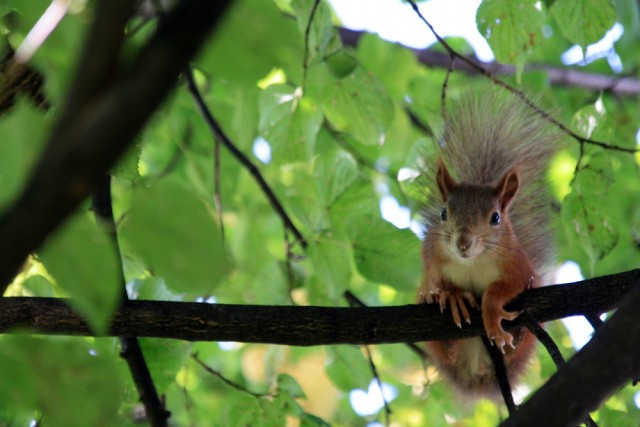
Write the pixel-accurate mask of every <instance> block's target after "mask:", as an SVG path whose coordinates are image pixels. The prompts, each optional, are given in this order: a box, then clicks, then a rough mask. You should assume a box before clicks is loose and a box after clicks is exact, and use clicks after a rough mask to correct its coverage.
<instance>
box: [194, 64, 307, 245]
mask: <svg viewBox="0 0 640 427" xmlns="http://www.w3.org/2000/svg"><path fill="white" fill-rule="evenodd" d="M184 74H185V76H186V79H187V86H188V88H189V92H191V95H192V96H193V98H194V100H195V102H196V105H197V106H198V109H199V110H200V112H201V114H202V116H203V118H204V120H205V122H206V123H207V126H209V129H210V130H211V132H212V133H213V135H214V136H215V138H217V139H218V140H219V141H221V142H222V144H223V145H224V146H225V147H226V148H227V150H229V152H230V153H231V154H232V155H233V157H235V158H236V160H238V161H239V162H240V163H241V164H242V166H244V168H245V169H247V171H248V172H249V173H250V174H251V176H252V177H253V178H254V179H255V180H256V182H257V183H258V185H259V186H260V188H261V189H262V192H263V193H264V195H265V196H266V197H267V199H268V200H269V203H270V204H271V206H272V207H273V209H275V211H276V212H277V213H278V215H279V216H280V219H282V222H283V223H284V226H285V228H286V229H288V230H289V231H291V233H293V235H294V236H295V237H296V240H297V241H298V242H300V244H301V245H302V247H303V248H306V247H307V241H306V240H305V238H304V236H303V235H302V233H301V232H300V230H298V227H296V226H295V224H294V223H293V221H292V220H291V218H290V217H289V215H288V214H287V212H286V211H285V209H284V206H282V203H280V200H278V198H277V197H276V195H275V193H274V192H273V190H272V189H271V187H270V186H269V184H268V183H267V181H266V180H265V179H264V177H263V176H262V174H261V173H260V170H258V168H257V167H256V165H254V164H253V162H251V160H250V159H249V158H248V157H247V156H245V154H244V153H243V152H242V151H240V150H239V149H238V147H236V145H235V144H234V143H233V142H232V141H231V139H229V137H228V136H227V134H226V133H225V132H224V130H222V127H221V126H220V124H219V123H218V121H217V120H216V119H215V118H214V117H213V114H211V110H209V107H208V106H207V104H206V103H205V101H204V98H202V94H201V93H200V90H199V89H198V87H197V86H196V82H195V80H194V78H193V73H192V72H191V69H190V68H188V67H187V68H186V69H185V72H184Z"/></svg>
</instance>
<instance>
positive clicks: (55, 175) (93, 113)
mask: <svg viewBox="0 0 640 427" xmlns="http://www.w3.org/2000/svg"><path fill="white" fill-rule="evenodd" d="M228 3H229V1H222V2H211V1H207V0H197V1H196V0H193V1H182V2H181V3H180V4H179V5H178V6H177V7H176V9H174V10H173V11H172V12H170V13H169V15H168V16H167V19H166V20H165V21H163V23H162V24H161V25H160V26H159V27H158V30H157V32H156V33H155V34H154V35H153V36H152V37H151V39H150V40H149V43H148V44H147V46H146V47H144V48H143V49H141V51H140V53H139V55H138V57H137V58H136V59H135V61H133V64H132V65H131V67H130V68H129V69H127V70H125V71H124V72H122V73H121V74H120V75H119V76H118V78H117V79H115V80H114V81H113V83H111V84H110V85H109V86H108V87H107V88H104V91H103V93H101V94H100V96H98V97H96V98H95V99H92V100H90V101H87V102H85V103H83V105H84V107H83V108H82V109H81V110H80V111H78V112H77V115H75V117H74V120H73V123H70V124H69V126H63V127H64V129H62V130H61V131H60V133H54V134H53V135H52V137H51V139H50V140H49V141H48V143H47V147H46V149H45V150H44V153H43V155H42V157H41V159H40V161H39V164H38V165H36V167H35V169H34V171H35V173H34V175H33V176H32V177H31V179H30V180H29V182H28V183H27V185H26V188H25V190H24V191H23V193H22V194H21V195H20V197H19V198H18V200H17V202H16V203H15V204H14V205H13V206H12V207H11V208H9V209H8V210H7V211H6V212H5V213H4V214H3V215H2V217H1V218H0V236H2V238H1V239H0V294H3V293H4V291H5V290H6V287H7V285H8V284H9V283H10V282H11V280H12V279H13V277H14V276H15V274H16V272H17V271H18V269H19V268H20V266H21V265H22V262H23V261H24V259H25V258H26V257H27V255H28V254H29V253H31V252H33V251H34V250H36V249H37V248H38V247H39V246H40V245H41V244H42V242H43V241H44V239H45V238H46V236H47V235H48V234H49V233H50V232H51V231H52V230H54V229H55V228H56V227H57V226H58V225H60V224H61V223H62V221H63V220H64V219H65V218H66V217H67V216H68V215H69V214H70V213H71V212H73V210H74V209H75V208H76V207H77V206H78V205H79V204H80V203H81V202H82V201H83V200H84V199H85V198H86V197H87V196H88V194H89V192H90V190H91V188H92V187H93V185H94V184H95V183H96V182H97V181H98V180H99V178H100V177H101V176H102V175H103V174H104V173H105V172H106V171H107V170H108V169H109V168H110V167H111V166H112V165H113V164H114V163H115V162H116V160H117V159H118V158H119V157H120V155H121V154H122V153H123V152H124V151H125V149H126V148H127V147H128V146H129V144H130V143H131V141H133V138H134V137H135V136H136V135H137V134H138V132H139V131H140V130H141V129H142V127H143V126H144V124H145V123H146V122H147V120H148V119H149V117H150V116H151V114H152V113H153V111H155V109H156V108H158V106H159V105H160V103H161V102H162V101H163V100H164V98H165V97H166V96H167V94H168V93H169V92H170V91H171V90H172V89H173V87H174V86H175V83H176V80H177V77H178V76H179V75H180V72H181V71H182V70H183V69H184V67H185V66H186V65H187V63H188V61H189V60H190V59H191V58H192V57H193V55H194V54H195V52H196V50H197V49H198V48H199V47H200V45H201V44H202V43H203V42H204V39H205V38H206V36H207V35H208V34H209V32H210V31H211V29H212V27H213V26H214V25H215V24H216V22H217V21H218V20H219V18H220V17H221V16H222V14H223V12H224V10H225V7H226V6H227V4H228Z"/></svg>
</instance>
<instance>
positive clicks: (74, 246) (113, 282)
mask: <svg viewBox="0 0 640 427" xmlns="http://www.w3.org/2000/svg"><path fill="white" fill-rule="evenodd" d="M38 255H39V257H40V259H41V260H42V263H43V264H44V265H45V267H46V268H47V271H48V272H49V273H50V274H51V276H52V277H53V278H54V279H55V281H56V283H57V284H58V286H60V288H62V289H64V290H65V291H66V292H68V293H69V295H70V296H71V297H72V300H71V304H72V305H73V306H74V308H75V309H77V310H78V312H79V313H80V314H81V315H82V316H83V317H84V318H85V319H86V320H87V322H88V323H89V325H90V326H91V328H92V329H93V330H94V331H95V332H96V333H98V334H104V333H105V332H106V331H107V327H108V323H109V318H110V316H111V314H112V313H113V311H114V310H115V308H116V305H117V304H118V301H119V297H120V295H121V293H122V292H123V289H122V286H124V285H123V284H122V280H121V277H122V273H121V267H120V263H119V260H118V257H117V253H116V250H115V247H114V242H113V241H111V239H110V238H109V236H108V235H107V234H106V232H105V231H104V230H101V229H100V228H99V227H98V226H97V225H96V223H95V221H94V219H93V218H92V217H91V216H90V215H89V214H80V215H77V216H75V217H73V218H72V219H71V220H69V222H67V223H66V224H65V225H64V226H63V227H62V228H61V229H59V230H58V231H57V232H56V233H55V234H54V235H53V236H52V237H51V238H49V239H48V240H47V242H46V244H45V246H44V247H43V248H42V250H41V251H39V252H38Z"/></svg>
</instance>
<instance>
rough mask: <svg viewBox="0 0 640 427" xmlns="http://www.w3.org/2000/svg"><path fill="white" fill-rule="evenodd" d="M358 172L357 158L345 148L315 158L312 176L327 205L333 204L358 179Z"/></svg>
mask: <svg viewBox="0 0 640 427" xmlns="http://www.w3.org/2000/svg"><path fill="white" fill-rule="evenodd" d="M358 173H359V172H358V165H357V163H356V161H355V159H354V158H353V156H352V155H351V154H349V153H347V152H346V151H343V150H334V151H331V152H330V153H326V154H321V155H319V156H316V157H315V158H314V160H313V172H312V176H313V178H314V181H315V182H316V185H317V186H318V190H319V192H320V193H321V194H322V195H323V198H324V203H325V206H331V205H332V204H333V203H334V202H335V200H336V199H337V198H338V197H340V196H341V195H342V193H344V192H345V190H346V189H347V188H348V187H349V186H350V185H351V184H352V183H353V182H354V181H355V180H356V178H357V177H358Z"/></svg>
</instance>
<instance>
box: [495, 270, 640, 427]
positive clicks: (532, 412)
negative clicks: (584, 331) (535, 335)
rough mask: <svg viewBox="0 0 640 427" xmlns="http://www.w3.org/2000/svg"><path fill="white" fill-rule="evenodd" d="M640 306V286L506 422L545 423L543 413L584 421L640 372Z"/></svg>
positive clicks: (565, 422) (562, 420) (564, 421)
mask: <svg viewBox="0 0 640 427" xmlns="http://www.w3.org/2000/svg"><path fill="white" fill-rule="evenodd" d="M636 280H637V279H636ZM638 307H640V287H639V286H636V287H635V289H633V290H632V291H631V292H630V293H629V295H628V297H626V298H625V299H624V302H623V303H622V304H621V306H620V308H619V309H618V310H617V311H616V313H615V314H614V315H613V316H612V317H611V319H610V320H609V321H607V322H606V323H605V324H604V325H602V327H601V328H599V329H598V330H597V331H596V333H595V335H594V337H593V338H592V339H591V341H589V343H587V344H586V345H585V346H584V347H583V348H582V350H580V352H578V353H577V354H576V355H575V356H574V357H573V358H572V359H571V360H570V361H569V362H567V364H566V365H564V366H562V367H560V369H559V370H558V373H557V374H556V375H554V376H553V377H552V378H550V379H549V381H548V382H547V383H546V384H545V385H544V386H542V388H540V390H538V392H537V393H536V394H535V395H533V396H532V397H531V399H530V400H528V401H527V402H526V403H525V404H524V405H522V406H521V407H520V410H519V411H518V412H517V413H516V414H514V415H513V416H511V417H510V418H509V419H508V420H506V421H505V422H504V423H503V424H502V425H503V426H504V427H510V426H518V427H527V426H532V427H533V426H539V425H540V417H541V414H544V419H545V420H553V422H552V423H546V424H547V425H554V426H569V425H578V424H579V423H580V422H581V421H582V420H584V419H586V418H587V416H588V414H589V412H590V411H593V410H596V409H597V408H598V407H599V406H600V405H601V403H602V401H603V400H604V399H605V398H606V397H607V396H609V395H611V394H612V393H614V392H615V391H616V390H618V389H619V388H620V387H622V386H623V385H624V384H625V383H627V382H629V381H630V380H631V379H632V378H634V377H636V378H637V377H638V375H640V322H638Z"/></svg>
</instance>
